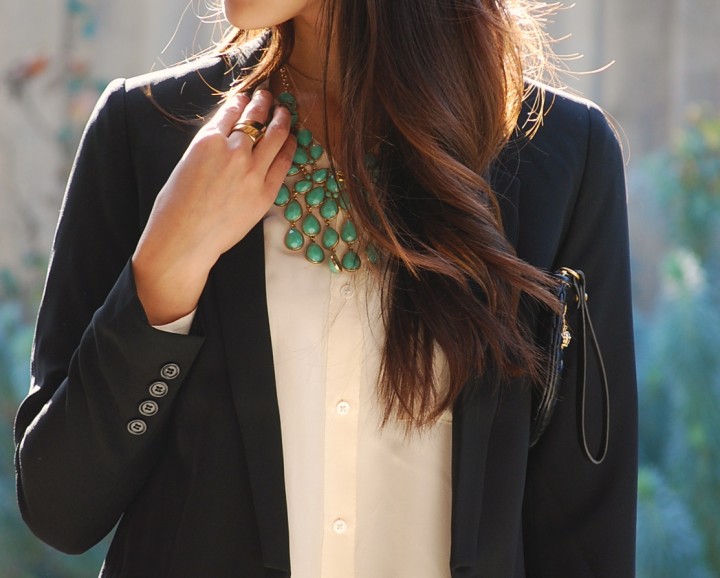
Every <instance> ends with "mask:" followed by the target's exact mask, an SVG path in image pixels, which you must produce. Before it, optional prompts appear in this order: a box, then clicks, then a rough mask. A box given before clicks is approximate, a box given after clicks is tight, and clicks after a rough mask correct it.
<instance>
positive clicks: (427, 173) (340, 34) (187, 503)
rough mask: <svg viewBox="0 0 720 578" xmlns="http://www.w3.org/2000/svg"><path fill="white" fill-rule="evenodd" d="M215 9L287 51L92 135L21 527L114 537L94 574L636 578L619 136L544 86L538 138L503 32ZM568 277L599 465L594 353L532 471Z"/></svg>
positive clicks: (302, 5)
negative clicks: (596, 349)
mask: <svg viewBox="0 0 720 578" xmlns="http://www.w3.org/2000/svg"><path fill="white" fill-rule="evenodd" d="M224 8H225V13H226V16H227V19H228V20H229V21H230V22H231V23H232V24H233V25H234V26H235V27H237V28H238V29H260V30H263V29H268V30H267V31H266V32H263V33H262V34H260V35H259V36H256V37H255V38H254V39H253V40H252V41H251V42H249V43H243V38H244V37H243V35H242V34H239V33H237V34H234V35H231V37H230V38H229V39H228V40H227V41H226V43H225V45H224V46H223V47H221V48H220V50H219V55H217V56H211V57H204V58H200V59H198V60H195V61H194V62H191V63H190V64H188V65H184V66H181V67H178V68H172V69H170V70H168V71H165V72H162V73H154V74H151V75H148V76H144V77H140V78H136V79H130V80H127V81H122V80H121V81H117V82H115V83H113V84H112V85H111V86H110V87H109V88H108V90H107V91H106V93H105V95H104V96H103V98H102V99H101V102H100V104H99V105H98V107H97V109H96V113H95V115H94V116H93V118H92V119H91V121H90V123H89V125H88V128H87V131H86V134H85V136H84V138H83V142H82V144H81V147H80V151H79V154H78V158H77V162H76V165H75V168H74V171H73V174H72V177H71V179H70V183H69V186H68V190H67V194H66V199H65V202H64V205H63V211H62V217H61V220H60V223H59V226H58V231H57V235H56V239H55V245H54V253H53V258H52V262H51V265H50V272H49V276H48V280H47V286H46V291H45V296H44V299H43V304H42V307H41V311H40V314H39V319H38V327H37V333H36V340H35V350H34V358H33V385H32V388H31V392H30V394H29V396H28V398H27V399H26V400H25V401H24V403H23V405H22V407H21V408H20V411H19V413H18V418H17V426H16V439H17V443H18V449H17V469H18V495H19V502H20V507H21V509H22V512H23V515H24V517H25V520H26V521H27V523H28V524H29V526H30V527H31V528H32V530H33V531H34V532H35V533H36V534H37V535H38V536H39V537H40V538H41V539H43V540H44V541H46V542H47V543H49V544H51V545H53V546H54V547H56V548H58V549H59V550H62V551H64V552H69V553H77V552H82V551H84V550H85V549H87V548H89V547H91V546H92V545H93V544H95V543H96V542H98V541H99V540H100V539H101V538H102V537H103V536H105V535H106V534H107V533H108V532H109V531H110V530H111V529H112V528H113V527H114V526H115V525H116V524H117V523H118V520H119V525H118V527H117V529H116V532H115V536H114V539H113V542H112V546H111V548H110V551H109V552H108V555H107V559H106V562H105V565H104V568H103V571H102V575H103V576H127V577H133V578H137V577H144V576H147V577H160V576H166V577H173V578H178V577H180V578H182V577H205V576H213V577H223V576H242V577H245V578H252V577H270V576H277V577H280V576H289V575H290V572H291V569H292V575H293V576H294V577H297V576H300V577H307V578H315V577H318V576H322V577H332V578H338V577H351V576H358V577H361V578H368V577H372V578H377V577H381V578H382V577H387V578H389V577H400V576H402V577H405V576H407V577H410V576H412V577H413V578H417V577H433V578H435V577H441V576H452V577H453V578H459V577H470V576H478V577H479V576H483V577H498V578H508V577H521V576H528V577H531V576H553V577H557V576H572V577H582V576H604V577H605V576H606V577H612V578H618V577H626V576H632V575H633V566H634V560H633V558H634V554H633V549H634V528H635V524H634V511H635V507H634V504H635V501H634V500H635V468H636V463H635V462H636V445H635V444H636V440H635V438H636V429H635V427H636V426H635V412H636V408H635V383H634V367H633V350H632V339H631V333H632V326H631V312H630V303H629V299H630V293H629V273H628V247H627V230H626V211H625V191H624V181H623V172H622V160H621V155H620V153H619V150H618V145H617V142H616V140H615V137H614V135H613V133H612V131H611V130H610V129H609V127H608V124H607V122H606V121H605V119H604V117H603V115H602V114H601V113H600V112H599V111H598V110H597V109H596V108H594V107H593V106H591V105H589V104H588V103H583V102H577V101H574V100H572V99H570V98H568V97H567V96H564V95H560V94H554V93H552V92H550V91H547V92H544V91H543V90H541V89H540V88H536V91H537V92H536V94H544V96H545V98H544V101H545V103H546V105H545V107H544V110H543V111H542V119H540V118H538V113H539V112H540V111H539V110H538V106H533V102H535V103H536V104H538V103H539V104H542V99H539V100H538V99H535V100H533V98H532V97H531V98H526V99H525V103H524V105H523V108H522V110H521V100H522V95H523V94H524V93H525V90H524V86H523V77H522V69H521V67H520V53H521V51H522V50H523V47H524V46H525V45H524V44H523V42H524V40H523V38H524V37H523V35H522V34H521V31H520V27H519V26H518V25H517V22H518V21H520V20H521V19H522V17H521V15H520V13H519V12H513V11H511V10H510V9H511V8H513V10H515V9H516V8H518V7H517V6H515V5H513V6H511V5H510V3H508V4H507V5H505V3H503V2H496V1H478V0H475V1H469V0H454V1H450V2H435V1H432V0H402V1H394V2H383V1H381V0H375V1H365V2H361V1H359V0H338V1H321V0H292V1H287V0H283V1H280V0H264V1H263V2H260V1H242V0H226V1H225V4H224ZM526 23H527V21H526ZM527 72H528V74H530V73H531V72H530V71H527ZM252 90H254V92H253V93H252V95H249V94H248V91H252ZM198 119H200V120H199V121H198ZM516 127H518V128H517V129H516ZM531 136H532V138H530V137H531ZM560 266H567V267H573V268H577V269H582V270H583V271H585V273H586V275H587V279H588V288H589V292H590V294H591V301H590V306H591V308H592V313H593V317H594V318H595V324H596V327H595V330H596V333H597V337H598V340H599V343H600V346H601V348H602V351H603V354H604V358H605V362H606V370H607V375H608V378H609V386H610V399H611V404H612V405H611V409H612V411H611V413H610V421H609V427H608V432H609V447H608V452H607V456H606V459H605V460H604V461H602V463H601V464H600V465H595V464H593V463H591V462H590V461H589V460H587V459H586V458H585V457H584V455H583V453H582V452H581V451H580V448H579V446H578V439H577V435H576V424H577V423H578V419H579V418H578V411H580V410H582V412H583V416H584V418H585V420H586V424H585V428H586V430H587V431H585V430H583V433H584V434H585V435H586V437H587V439H589V440H590V444H591V445H592V446H593V447H595V446H596V445H597V444H598V443H599V441H598V440H599V439H600V437H601V430H602V427H603V424H602V423H601V422H602V419H603V410H602V403H601V400H600V394H599V393H598V392H599V391H600V387H599V384H598V382H597V380H596V379H595V378H594V376H593V374H592V373H590V374H589V377H588V384H587V399H586V400H585V403H584V404H580V405H581V407H579V408H577V409H576V407H575V406H576V401H577V402H578V403H579V398H578V396H577V395H576V386H575V384H576V383H578V380H579V376H578V370H577V367H576V365H577V364H575V363H574V359H575V355H573V351H574V349H573V348H574V347H576V344H571V349H570V350H569V352H568V367H567V368H566V373H565V380H564V383H563V385H562V390H561V399H560V401H559V402H558V404H557V408H556V410H555V414H554V416H553V417H552V420H551V422H550V425H549V427H548V429H547V431H546V432H545V433H544V435H543V436H542V438H541V439H540V441H539V443H538V444H537V445H535V446H534V447H533V448H532V449H530V448H529V430H530V424H531V400H532V396H533V393H532V391H533V386H532V383H533V382H536V381H538V379H539V378H541V377H542V374H543V367H544V366H545V365H546V364H547V363H548V362H547V360H546V359H545V356H544V355H543V352H541V351H539V349H538V347H537V346H536V345H535V344H534V341H533V338H532V334H533V332H535V331H536V324H535V322H534V321H533V319H534V316H533V314H532V312H533V311H537V310H538V308H548V307H549V308H553V307H556V305H555V303H556V302H555V298H554V297H553V282H552V280H551V278H550V277H549V276H548V275H547V274H546V273H545V272H546V271H551V270H553V269H555V268H557V267H560ZM576 341H577V340H576Z"/></svg>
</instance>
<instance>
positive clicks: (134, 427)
mask: <svg viewBox="0 0 720 578" xmlns="http://www.w3.org/2000/svg"><path fill="white" fill-rule="evenodd" d="M127 429H128V431H129V432H130V433H131V434H133V435H135V436H141V435H142V434H144V433H145V432H146V431H147V424H146V423H145V422H144V421H143V420H141V419H134V420H132V421H131V422H130V423H129V424H128V426H127Z"/></svg>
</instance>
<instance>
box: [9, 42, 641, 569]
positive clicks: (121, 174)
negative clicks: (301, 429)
mask: <svg viewBox="0 0 720 578" xmlns="http://www.w3.org/2000/svg"><path fill="white" fill-rule="evenodd" d="M248 57H249V54H245V53H240V54H239V55H238V56H237V60H238V61H239V62H238V63H236V64H237V66H236V67H235V69H234V70H240V69H241V68H242V66H243V64H244V63H245V62H246V59H247V58H248ZM231 80H232V72H231V71H230V63H228V62H226V61H224V60H222V59H219V58H206V59H203V60H200V61H198V62H195V63H193V64H189V65H185V66H182V67H179V68H173V69H170V70H167V71H164V72H160V73H153V74H151V75H147V76H143V77H139V78H135V79H131V80H128V81H122V80H119V81H116V82H114V83H112V84H111V85H110V87H109V88H108V89H107V91H106V92H105V94H104V96H103V97H102V99H101V100H100V103H99V105H98V107H97V109H96V111H95V113H94V115H93V117H92V119H91V120H90V122H89V124H88V127H87V130H86V132H85V135H84V137H83V140H82V144H81V147H80V150H79V153H78V157H77V160H76V163H75V166H74V169H73V172H72V176H71V178H70V182H69V186H68V189H67V194H66V197H65V200H64V203H63V208H62V215H61V219H60V222H59V225H58V229H57V234H56V239H55V244H54V248H53V256H52V260H51V263H50V270H49V276H48V279H47V286H46V290H45V294H44V297H43V301H42V306H41V309H40V313H39V317H38V326H37V334H36V339H35V349H34V358H33V364H32V387H31V390H30V394H29V395H28V397H27V399H26V400H25V401H24V402H23V404H22V406H21V407H20V410H19V412H18V415H17V422H16V442H17V444H18V449H17V454H16V463H17V473H18V498H19V503H20V508H21V510H22V514H23V516H24V518H25V520H26V522H27V524H28V525H29V526H30V528H31V529H32V530H33V532H35V534H37V536H38V537H39V538H41V539H42V540H44V541H45V542H47V543H48V544H50V545H52V546H54V547H55V548H57V549H59V550H61V551H63V552H68V553H79V552H83V551H84V550H86V549H88V548H90V547H91V546H93V545H94V544H96V543H97V542H98V541H99V540H101V539H102V538H103V537H104V536H105V535H106V534H107V533H108V532H110V531H111V530H112V528H113V527H114V526H115V525H116V524H117V523H118V520H119V521H120V523H119V525H118V527H117V530H116V533H115V537H114V539H113V542H112V546H111V547H110V550H109V553H108V555H107V559H106V562H105V565H104V569H103V571H102V576H108V577H110V576H112V577H128V578H144V577H147V578H206V577H213V578H224V577H242V578H260V577H263V578H269V577H278V578H279V577H287V576H289V575H290V569H291V560H290V559H289V550H288V522H287V514H286V503H285V492H284V481H283V455H282V447H281V436H280V422H279V415H278V407H277V398H276V392H275V384H274V376H273V359H272V349H271V341H270V333H269V328H268V318H267V306H266V301H265V298H266V297H265V286H264V282H265V276H264V257H263V230H262V224H259V225H257V226H256V227H255V228H254V229H253V230H252V231H251V233H250V234H249V235H248V236H247V237H246V238H245V239H243V241H242V242H240V243H239V244H238V245H236V246H235V247H233V248H232V249H231V250H230V251H228V252H227V253H226V254H224V255H223V256H222V257H221V258H220V260H219V261H218V263H217V265H216V266H215V268H214V269H213V271H212V273H211V276H210V279H209V281H208V284H207V286H206V288H205V291H204V293H203V295H202V298H201V301H200V304H199V311H198V314H197V316H196V319H195V322H194V324H193V328H192V330H191V334H190V335H189V336H181V335H173V334H169V333H164V332H162V331H158V330H155V329H153V328H152V327H150V326H149V325H148V322H147V320H146V317H145V315H144V312H143V310H142V307H141V305H140V302H139V300H138V298H137V296H136V292H135V288H134V283H133V276H132V270H131V267H130V266H129V259H130V256H131V254H132V252H133V250H134V248H135V245H136V242H137V240H138V237H139V235H140V233H141V232H142V230H143V227H144V224H145V222H146V220H147V218H148V215H149V214H150V211H151V208H152V205H153V201H154V199H155V196H156V195H157V193H158V191H159V190H160V188H161V187H162V186H163V184H164V183H165V181H166V179H167V178H168V176H169V174H170V172H171V171H172V169H173V168H174V166H175V164H176V163H177V162H178V160H179V159H180V157H181V155H182V154H183V152H184V151H185V149H186V148H187V146H188V144H189V143H190V140H191V139H192V137H193V135H194V133H195V131H196V130H197V127H193V126H192V125H188V124H183V123H179V122H175V121H174V120H172V119H170V118H168V116H167V115H166V114H164V113H163V112H162V111H161V109H163V110H165V111H172V112H173V113H174V114H176V115H178V116H182V117H195V116H196V115H205V114H206V113H207V112H208V111H210V110H211V109H213V107H215V106H216V105H217V103H218V98H219V97H218V96H217V92H216V89H218V88H219V89H221V90H223V89H227V88H228V87H229V85H230V82H231ZM148 86H150V87H152V95H153V98H152V99H150V98H148V96H147V94H146V93H147V90H146V88H147V87H148ZM548 98H549V100H550V101H551V106H550V110H549V112H548V113H547V116H546V118H545V121H544V124H543V126H542V128H541V129H540V130H539V132H538V134H537V136H535V138H534V139H533V140H532V141H530V142H527V141H526V140H524V139H521V138H519V139H517V140H516V141H514V142H513V143H511V144H510V145H508V147H507V148H506V150H505V151H504V153H503V155H502V158H501V160H499V161H498V162H497V163H496V166H495V171H494V175H495V176H494V182H495V187H496V189H497V190H498V192H499V194H500V203H501V208H502V213H503V219H504V224H505V227H506V231H507V235H508V236H509V238H510V240H511V241H512V242H513V244H514V245H515V246H516V248H517V251H518V253H519V255H520V256H521V257H522V258H524V259H526V260H527V261H529V262H530V263H532V264H534V265H536V266H538V267H543V268H546V269H553V268H555V267H557V266H560V265H564V266H569V267H573V268H579V269H582V270H584V271H585V273H586V274H587V279H588V287H589V293H590V306H591V309H592V315H593V319H594V322H595V325H596V331H597V334H598V339H599V341H600V344H601V347H602V350H603V353H604V356H605V361H606V364H607V373H608V376H609V382H610V388H611V391H610V394H611V404H612V413H611V424H610V449H609V453H608V457H607V460H606V461H605V462H604V463H603V464H602V465H601V466H594V465H592V464H590V463H589V462H588V461H587V460H586V459H585V458H584V457H583V454H582V453H581V451H580V448H579V444H578V439H577V438H578V436H577V427H576V424H577V418H576V415H577V414H576V406H575V404H576V391H575V385H574V384H575V380H576V368H575V363H574V359H575V355H574V354H573V351H572V349H571V350H570V352H569V354H568V357H569V362H568V367H567V372H566V376H565V381H564V385H563V389H562V392H561V395H562V399H561V401H560V402H559V403H558V406H557V410H556V413H555V416H554V417H553V419H552V422H551V423H550V426H549V428H548V430H547V432H546V433H545V435H544V436H543V438H542V439H541V441H540V443H539V444H538V445H537V446H536V447H534V448H533V449H532V450H529V449H528V431H529V423H530V399H531V392H530V389H529V388H528V386H527V384H525V383H519V382H518V383H509V384H504V385H503V387H502V388H501V393H497V392H496V389H495V388H494V387H493V386H492V384H490V383H488V380H486V379H483V378H478V379H476V380H473V381H471V382H470V383H468V384H467V386H466V387H465V390H464V392H463V394H462V396H461V399H460V400H459V401H458V403H457V404H456V407H455V409H454V412H453V442H452V443H453V447H452V464H453V472H452V479H453V482H452V491H453V496H452V498H453V499H452V546H451V558H450V560H449V566H450V569H451V574H452V577H453V578H471V577H475V578H480V577H482V578H521V577H533V578H536V577H545V578H558V577H561V578H563V577H568V578H582V577H596V578H597V577H602V578H628V577H631V576H633V575H634V535H635V494H636V458H637V452H636V392H635V373H634V361H633V341H632V321H631V308H630V287H629V270H628V269H629V268H628V238H627V223H626V198H625V186H624V177H623V161H622V158H621V154H620V151H619V147H618V143H617V141H616V138H615V136H614V134H613V132H612V131H611V129H610V128H609V126H608V124H607V122H606V120H605V118H604V117H603V115H602V113H601V112H600V111H599V110H598V109H597V108H594V107H593V106H592V105H590V104H588V103H586V102H580V101H576V100H573V99H571V98H569V97H567V96H563V95H560V94H557V95H554V94H553V93H549V94H548ZM571 347H572V346H571ZM158 381H159V382H163V383H164V384H166V385H167V388H165V387H163V386H162V385H161V386H157V385H156V386H155V387H154V389H153V390H152V391H153V392H154V393H155V396H154V395H153V394H152V392H151V391H150V387H151V386H152V385H153V384H154V383H156V382H158ZM589 389H590V392H591V395H590V396H589V397H590V398H589V403H588V412H589V413H588V417H589V422H590V423H589V427H590V430H591V431H590V435H591V439H592V440H593V443H598V440H599V430H600V421H601V417H600V403H599V397H598V395H596V394H597V392H599V386H598V383H597V382H596V381H595V378H594V374H591V379H590V384H589ZM160 394H163V395H161V396H160V397H156V396H157V395H160ZM145 400H154V401H156V402H157V405H158V407H159V410H158V411H157V413H156V414H155V415H151V416H144V415H142V412H141V409H140V406H141V404H142V402H143V401H145ZM144 407H145V408H146V409H147V406H144ZM136 420H141V421H140V422H138V421H136ZM143 424H144V427H145V428H146V429H145V431H144V433H139V435H136V434H133V433H130V431H129V427H130V429H135V430H136V431H142V430H143ZM402 547H403V544H402V540H401V539H400V538H399V541H398V544H397V548H398V549H400V548H402ZM338 578H340V577H338ZM378 578H405V577H389V576H387V577H378ZM407 578H410V577H407Z"/></svg>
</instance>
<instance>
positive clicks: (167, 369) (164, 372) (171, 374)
mask: <svg viewBox="0 0 720 578" xmlns="http://www.w3.org/2000/svg"><path fill="white" fill-rule="evenodd" d="M178 375H180V366H179V365H178V364H177V363H167V364H165V365H163V366H162V369H161V370H160V377H162V378H163V379H175V378H176V377H177V376H178Z"/></svg>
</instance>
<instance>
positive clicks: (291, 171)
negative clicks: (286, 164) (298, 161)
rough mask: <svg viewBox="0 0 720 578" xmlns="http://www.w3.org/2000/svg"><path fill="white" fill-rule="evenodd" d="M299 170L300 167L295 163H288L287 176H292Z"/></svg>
mask: <svg viewBox="0 0 720 578" xmlns="http://www.w3.org/2000/svg"><path fill="white" fill-rule="evenodd" d="M299 172H300V167H299V166H297V165H295V164H292V165H290V168H289V169H288V172H287V174H288V176H289V177H294V176H295V175H296V174H298V173H299Z"/></svg>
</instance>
